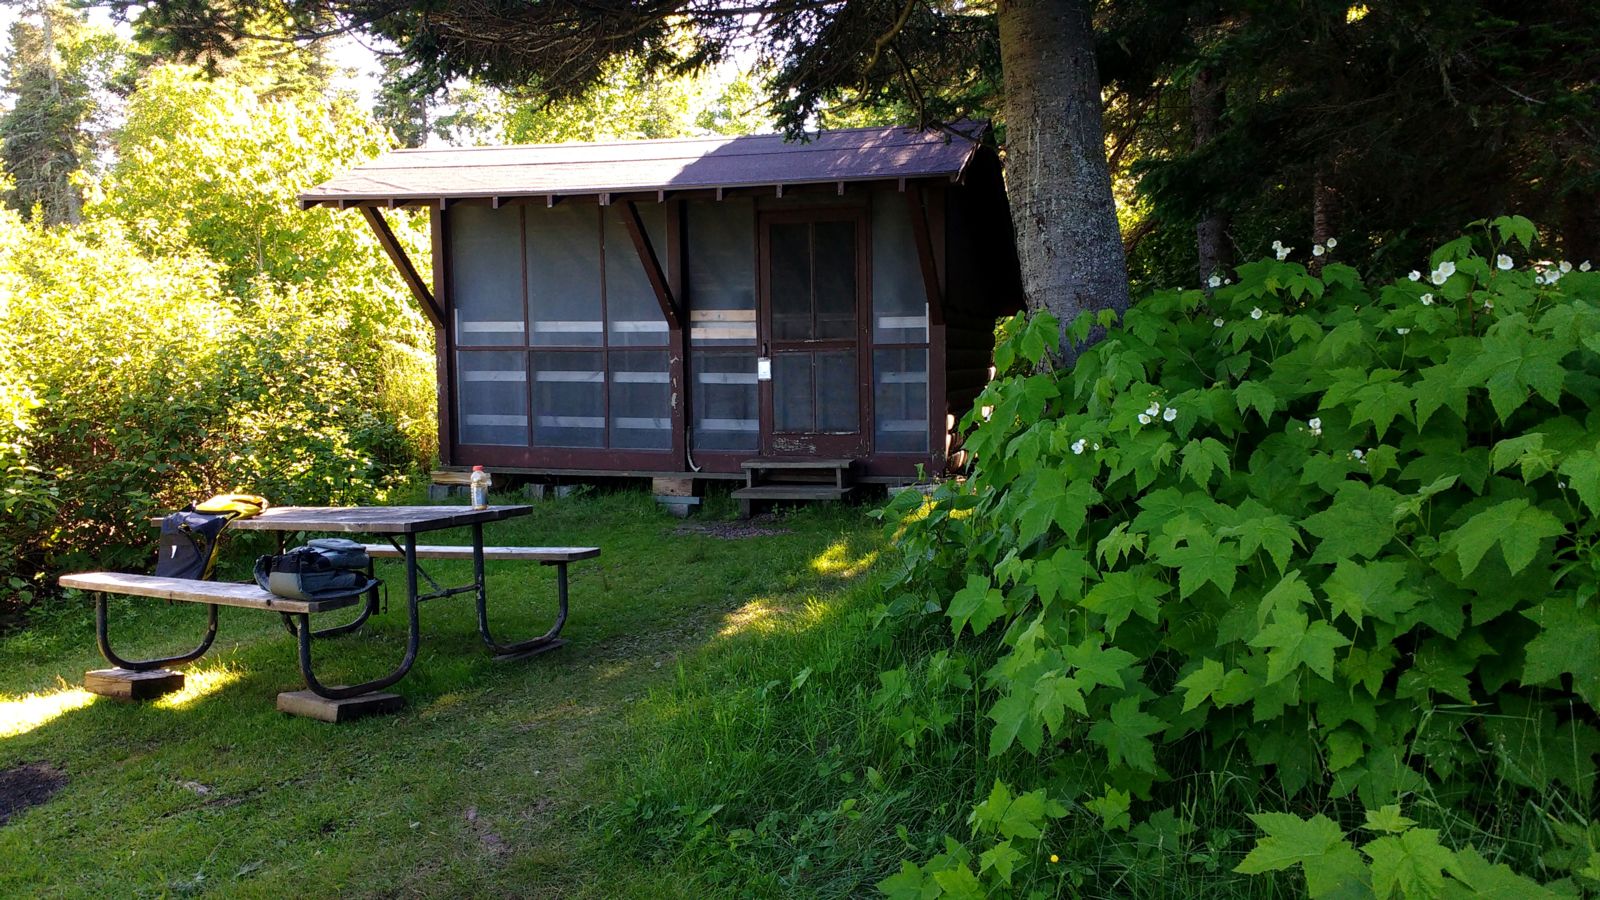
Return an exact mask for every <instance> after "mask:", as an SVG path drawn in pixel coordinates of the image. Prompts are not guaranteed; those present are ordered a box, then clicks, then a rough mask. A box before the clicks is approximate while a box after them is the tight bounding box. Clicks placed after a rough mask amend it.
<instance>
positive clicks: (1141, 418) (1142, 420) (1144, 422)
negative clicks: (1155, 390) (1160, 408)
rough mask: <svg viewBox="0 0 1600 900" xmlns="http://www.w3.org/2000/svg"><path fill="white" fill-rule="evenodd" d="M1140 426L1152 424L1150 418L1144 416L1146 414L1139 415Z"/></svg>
mask: <svg viewBox="0 0 1600 900" xmlns="http://www.w3.org/2000/svg"><path fill="white" fill-rule="evenodd" d="M1139 424H1140V425H1149V424H1150V417H1149V416H1148V415H1146V414H1144V413H1139Z"/></svg>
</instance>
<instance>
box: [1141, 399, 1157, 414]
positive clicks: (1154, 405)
mask: <svg viewBox="0 0 1600 900" xmlns="http://www.w3.org/2000/svg"><path fill="white" fill-rule="evenodd" d="M1144 414H1145V415H1147V416H1151V417H1155V416H1159V415H1161V404H1159V403H1157V402H1155V401H1154V400H1151V401H1150V408H1149V409H1147V410H1145V411H1144Z"/></svg>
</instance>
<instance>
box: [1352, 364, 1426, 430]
mask: <svg viewBox="0 0 1600 900" xmlns="http://www.w3.org/2000/svg"><path fill="white" fill-rule="evenodd" d="M1399 374H1400V373H1399V372H1395V371H1393V370H1385V371H1383V372H1381V373H1373V375H1372V376H1371V378H1370V379H1369V382H1368V384H1367V385H1366V387H1363V388H1361V389H1360V390H1358V391H1356V392H1355V395H1354V399H1355V401H1356V403H1355V408H1354V409H1353V410H1351V413H1350V424H1351V425H1355V424H1357V423H1360V422H1371V423H1372V427H1373V430H1374V431H1375V432H1376V433H1377V435H1378V437H1379V438H1380V439H1381V438H1382V437H1383V433H1384V432H1385V431H1388V430H1389V426H1390V425H1391V424H1393V423H1394V420H1395V419H1407V420H1409V419H1410V418H1411V401H1412V398H1413V396H1414V394H1413V392H1412V390H1411V389H1410V388H1408V387H1406V386H1405V385H1403V384H1400V383H1399V382H1397V381H1394V380H1393V379H1394V378H1396V377H1397V376H1399Z"/></svg>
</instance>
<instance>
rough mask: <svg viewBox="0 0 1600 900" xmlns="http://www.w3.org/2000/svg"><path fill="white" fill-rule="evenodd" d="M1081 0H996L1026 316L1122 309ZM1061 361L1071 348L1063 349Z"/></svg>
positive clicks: (1099, 111) (1117, 243)
mask: <svg viewBox="0 0 1600 900" xmlns="http://www.w3.org/2000/svg"><path fill="white" fill-rule="evenodd" d="M1091 11H1092V4H1091V3H1089V2H1088V0H1000V4H999V10H998V13H999V15H998V18H999V25H1000V62H1001V66H1002V68H1003V70H1004V73H1005V92H1006V93H1005V115H1006V131H1007V136H1006V194H1007V196H1008V197H1009V198H1010V201H1011V219H1012V224H1013V226H1014V227H1015V229H1016V233H1017V258H1018V261H1019V262H1020V263H1021V266H1022V285H1023V289H1024V291H1025V292H1026V295H1027V301H1028V308H1029V309H1034V310H1039V309H1047V310H1049V311H1050V312H1052V313H1054V314H1055V315H1056V316H1057V317H1058V318H1059V319H1060V320H1061V324H1062V327H1063V328H1065V327H1066V326H1067V325H1068V324H1070V323H1071V322H1072V320H1073V319H1074V318H1076V317H1077V315H1078V314H1079V313H1081V312H1084V311H1086V310H1098V309H1107V308H1109V309H1115V310H1117V311H1119V312H1121V311H1122V310H1125V309H1127V308H1128V267H1127V261H1126V259H1125V258H1124V256H1123V250H1122V237H1121V234H1120V233H1119V231H1118V228H1117V212H1116V204H1115V202H1114V201H1113V200H1112V197H1111V173H1110V171H1109V169H1108V168H1107V166H1106V147H1105V123H1104V121H1103V117H1104V108H1103V106H1102V103H1101V99H1100V73H1099V71H1098V70H1097V68H1096V66H1095V58H1094V29H1093V23H1092V22H1091V21H1090V13H1091ZM1062 343H1063V346H1062V353H1063V355H1064V356H1065V358H1066V360H1067V362H1069V363H1070V362H1071V361H1072V360H1073V359H1074V358H1076V355H1077V354H1076V348H1073V347H1070V346H1066V342H1065V341H1064V340H1063V342H1062Z"/></svg>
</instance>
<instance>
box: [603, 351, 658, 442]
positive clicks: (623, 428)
mask: <svg viewBox="0 0 1600 900" xmlns="http://www.w3.org/2000/svg"><path fill="white" fill-rule="evenodd" d="M607 356H608V358H609V362H610V372H609V373H608V375H609V378H608V381H609V384H610V400H611V402H610V412H609V415H610V420H611V421H610V425H611V441H610V444H611V446H612V447H613V448H618V449H627V450H670V449H672V385H671V379H670V377H669V376H668V373H667V351H665V350H613V351H611V352H610V353H609V354H607Z"/></svg>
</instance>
